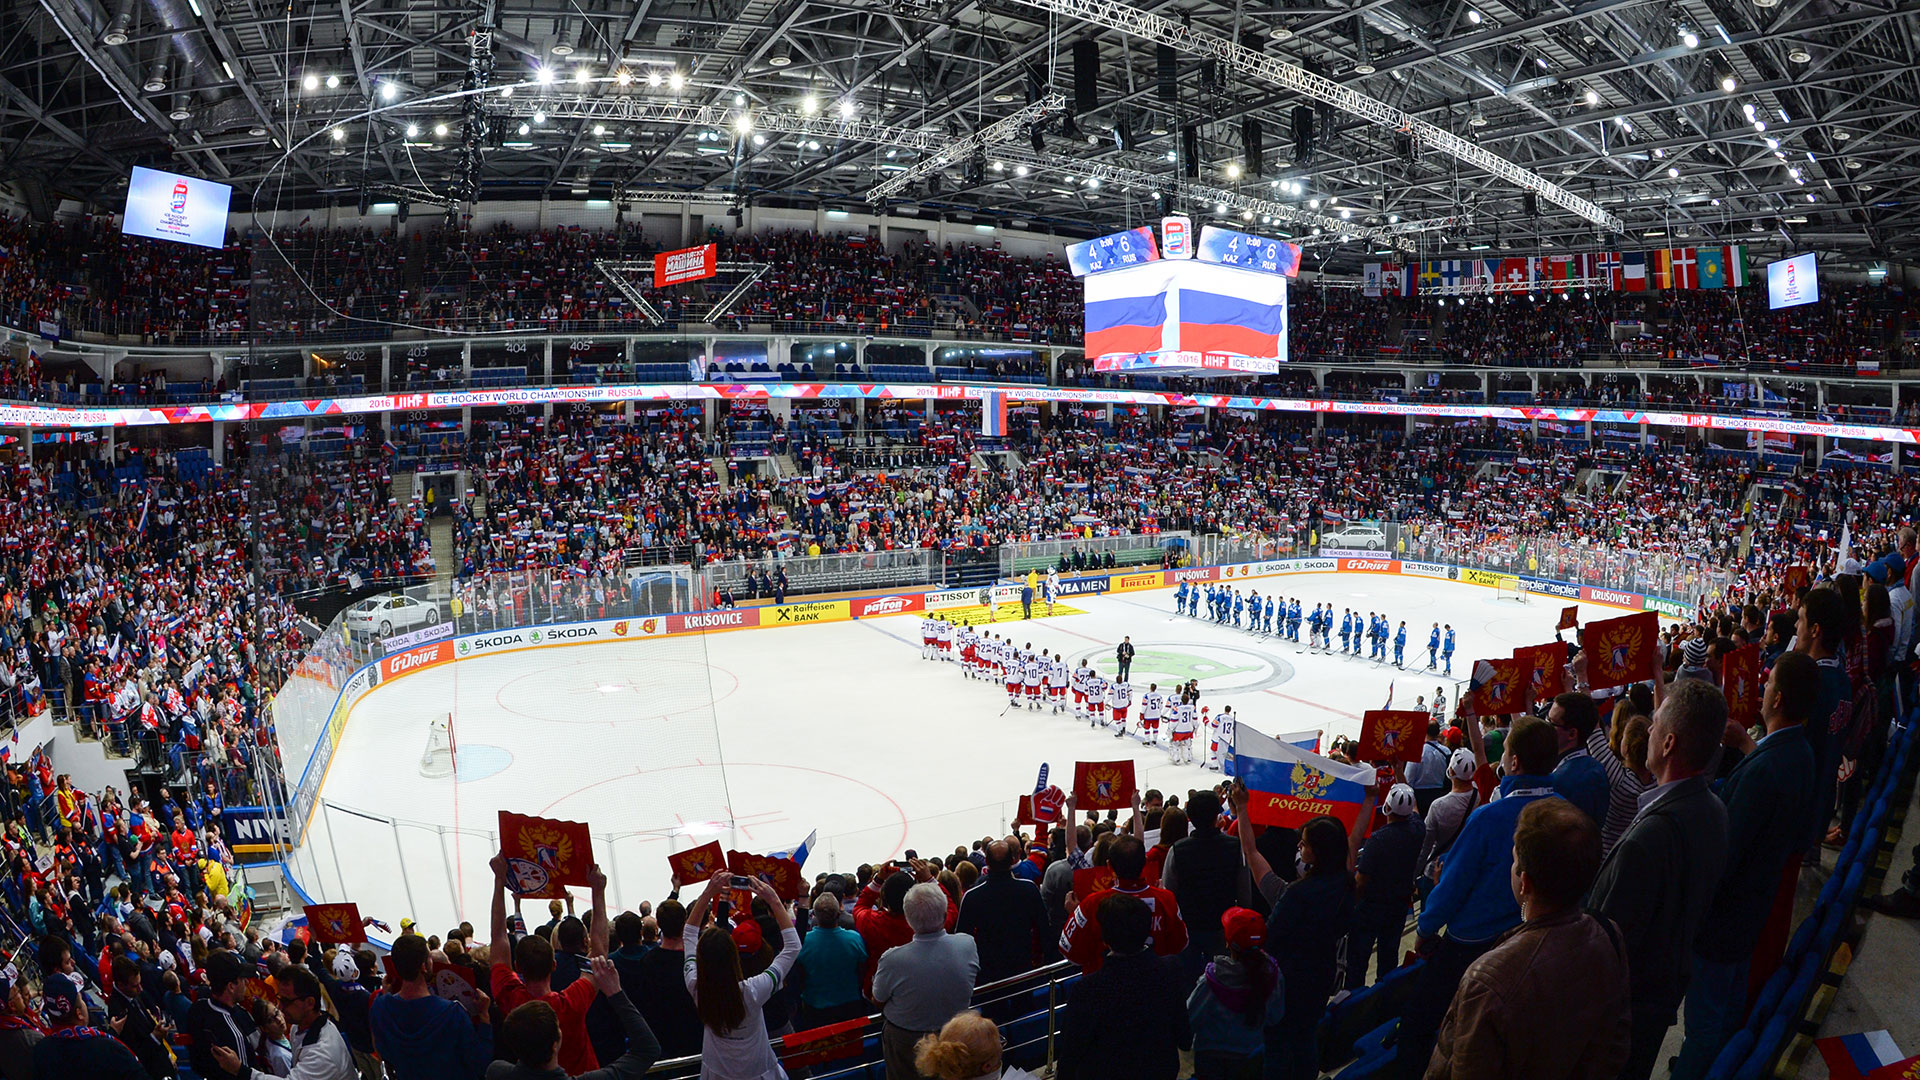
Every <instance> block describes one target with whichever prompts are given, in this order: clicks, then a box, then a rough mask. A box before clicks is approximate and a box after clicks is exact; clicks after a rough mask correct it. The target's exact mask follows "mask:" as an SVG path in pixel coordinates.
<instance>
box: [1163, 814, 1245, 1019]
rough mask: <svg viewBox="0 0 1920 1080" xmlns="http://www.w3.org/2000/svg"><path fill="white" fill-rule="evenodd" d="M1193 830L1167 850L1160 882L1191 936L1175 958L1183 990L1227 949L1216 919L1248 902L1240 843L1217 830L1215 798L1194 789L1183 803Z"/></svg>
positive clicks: (1217, 815)
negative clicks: (1177, 960)
mask: <svg viewBox="0 0 1920 1080" xmlns="http://www.w3.org/2000/svg"><path fill="white" fill-rule="evenodd" d="M1187 822H1188V824H1189V825H1190V826H1191V827H1192V829H1193V831H1192V832H1190V833H1188V834H1187V837H1186V839H1184V840H1181V841H1180V842H1179V843H1177V844H1175V845H1173V848H1172V849H1171V850H1169V851H1168V852H1167V859H1166V864H1165V865H1164V866H1163V867H1162V868H1161V871H1160V884H1161V886H1162V887H1164V888H1165V889H1166V890H1167V891H1168V892H1170V893H1172V894H1173V896H1174V899H1175V900H1178V901H1179V902H1180V917H1181V918H1182V919H1183V920H1185V921H1186V924H1187V926H1188V928H1189V932H1190V934H1191V935H1192V936H1191V937H1189V938H1188V940H1187V948H1186V951H1185V952H1183V953H1181V954H1180V968H1181V972H1182V974H1183V976H1184V977H1185V980H1186V981H1185V983H1184V985H1183V986H1182V987H1181V989H1182V991H1183V992H1184V991H1185V990H1186V989H1188V988H1191V987H1192V985H1193V983H1194V982H1195V981H1196V980H1197V979H1199V978H1200V972H1201V970H1202V969H1204V968H1205V967H1206V966H1207V961H1208V960H1211V959H1213V957H1214V956H1215V955H1217V954H1219V953H1222V952H1225V951H1226V937H1225V935H1224V934H1223V932H1222V931H1221V929H1220V916H1222V915H1225V914H1226V913H1227V909H1228V908H1230V907H1234V906H1235V905H1244V904H1246V903H1248V902H1249V901H1250V899H1251V892H1252V889H1251V883H1250V881H1249V879H1248V878H1247V870H1246V867H1245V866H1244V865H1242V863H1241V861H1240V844H1239V842H1238V841H1236V840H1234V839H1233V838H1232V837H1230V836H1226V835H1224V834H1223V833H1221V832H1220V828H1219V825H1220V796H1218V795H1216V794H1214V793H1213V792H1212V791H1196V792H1194V793H1193V797H1192V798H1190V799H1188V800H1187Z"/></svg>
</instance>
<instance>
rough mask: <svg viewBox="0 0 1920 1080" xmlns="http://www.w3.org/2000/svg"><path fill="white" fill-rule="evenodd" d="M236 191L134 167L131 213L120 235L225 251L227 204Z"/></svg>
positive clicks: (129, 189)
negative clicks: (218, 248) (122, 233)
mask: <svg viewBox="0 0 1920 1080" xmlns="http://www.w3.org/2000/svg"><path fill="white" fill-rule="evenodd" d="M232 198H233V189H232V188H231V187H228V186H227V185H225V184H216V183H214V182H213V181H211V180H202V179H200V178H199V177H197V176H180V175H178V174H176V173H170V172H161V171H160V170H158V169H143V168H141V167H140V166H138V165H135V166H134V167H133V179H132V180H131V181H130V182H129V183H128V184H127V211H126V215H125V216H124V217H123V218H122V220H121V225H120V231H121V232H124V233H126V234H127V235H128V236H146V237H151V238H153V239H155V240H172V241H175V242H176V243H181V244H198V245H199V246H201V247H210V248H217V247H224V246H226V242H227V204H228V202H230V201H231V200H232Z"/></svg>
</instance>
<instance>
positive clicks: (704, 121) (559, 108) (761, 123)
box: [488, 94, 953, 153]
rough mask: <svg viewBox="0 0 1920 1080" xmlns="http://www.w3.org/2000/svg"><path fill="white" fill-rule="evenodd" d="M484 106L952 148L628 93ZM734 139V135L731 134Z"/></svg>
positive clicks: (497, 101) (882, 128)
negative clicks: (744, 120) (743, 124)
mask: <svg viewBox="0 0 1920 1080" xmlns="http://www.w3.org/2000/svg"><path fill="white" fill-rule="evenodd" d="M488 106H489V107H490V108H491V109H492V110H494V111H496V112H498V113H500V114H502V115H505V116H514V117H522V118H525V117H531V116H532V115H533V114H534V113H537V112H538V113H545V114H546V116H547V117H548V118H549V119H554V120H594V121H599V122H602V123H614V124H671V125H678V126H694V127H710V128H713V129H715V130H717V131H726V132H729V133H737V132H738V131H739V129H738V127H736V126H735V125H736V124H737V123H738V122H739V120H740V118H741V117H742V116H745V117H746V118H747V120H748V122H749V123H750V124H751V125H752V127H751V129H750V130H752V131H764V132H774V133H778V134H782V135H802V136H805V137H807V138H811V139H839V140H842V141H845V142H860V143H877V144H880V145H883V146H893V147H898V148H900V149H902V150H916V151H920V152H922V153H935V152H938V151H940V150H943V149H946V148H947V147H950V146H951V145H953V136H952V135H950V134H948V133H946V132H944V131H936V130H933V129H931V128H909V127H901V126H899V125H897V124H876V123H873V122H871V121H867V120H843V119H838V118H834V117H827V116H800V115H797V114H795V113H791V112H786V111H784V110H780V109H765V110H761V111H759V112H755V111H753V110H751V109H747V108H740V107H736V106H732V105H696V104H693V103H691V102H682V101H651V100H648V99H646V98H639V97H633V96H631V95H615V96H612V97H589V96H587V95H584V94H560V95H548V96H544V97H542V96H530V95H524V94H515V95H514V96H512V97H510V98H492V99H490V100H489V101H488ZM735 137H738V136H737V134H736V135H735Z"/></svg>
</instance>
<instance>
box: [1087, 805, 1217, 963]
mask: <svg viewBox="0 0 1920 1080" xmlns="http://www.w3.org/2000/svg"><path fill="white" fill-rule="evenodd" d="M1107 867H1108V869H1111V870H1112V871H1113V876H1114V884H1113V888H1111V889H1101V890H1100V891H1098V892H1096V893H1094V894H1093V895H1091V896H1089V897H1087V898H1085V899H1084V900H1081V901H1080V903H1079V905H1078V906H1077V907H1075V908H1074V912H1073V914H1072V916H1070V917H1069V918H1068V919H1067V925H1066V928H1065V929H1063V930H1061V931H1060V955H1062V956H1064V957H1066V958H1067V959H1068V960H1071V961H1073V962H1074V963H1076V964H1079V965H1080V970H1081V971H1083V972H1085V973H1087V974H1089V975H1090V974H1092V973H1094V972H1096V971H1099V970H1100V965H1101V964H1102V963H1103V962H1105V960H1106V955H1107V943H1106V942H1105V941H1103V940H1101V937H1100V919H1099V914H1100V903H1101V901H1103V900H1105V899H1106V898H1107V897H1109V896H1111V895H1113V894H1114V893H1125V894H1127V895H1128V896H1134V897H1138V898H1139V899H1140V900H1141V901H1142V902H1144V903H1145V904H1146V905H1147V909H1148V910H1149V911H1151V912H1153V931H1152V937H1151V939H1150V944H1151V945H1152V946H1153V951H1154V952H1155V953H1156V954H1158V955H1160V956H1173V955H1174V954H1176V953H1178V952H1180V950H1182V949H1184V948H1186V947H1187V924H1186V923H1185V922H1183V921H1182V920H1181V918H1180V903H1179V901H1177V900H1175V899H1174V898H1173V893H1171V892H1169V891H1167V890H1166V889H1163V888H1161V887H1160V886H1158V885H1149V884H1147V883H1146V881H1145V880H1143V878H1144V875H1145V874H1146V870H1147V849H1146V846H1145V845H1144V844H1142V843H1141V842H1140V838H1139V837H1137V836H1129V835H1125V834H1120V835H1116V836H1115V837H1114V838H1113V840H1112V842H1111V843H1110V844H1108V846H1107Z"/></svg>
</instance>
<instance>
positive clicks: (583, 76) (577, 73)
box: [573, 66, 593, 86]
mask: <svg viewBox="0 0 1920 1080" xmlns="http://www.w3.org/2000/svg"><path fill="white" fill-rule="evenodd" d="M573 81H574V82H575V83H577V84H579V85H581V86H585V85H586V84H587V83H590V82H592V81H593V70H592V69H591V68H588V67H585V66H581V67H578V68H575V69H574V72H573Z"/></svg>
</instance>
